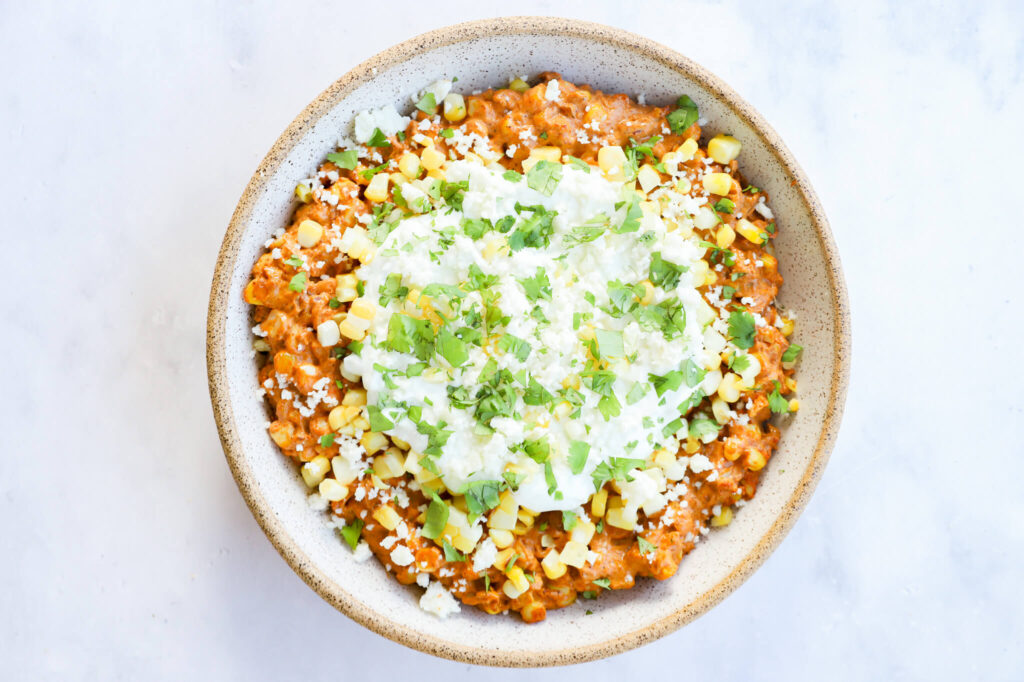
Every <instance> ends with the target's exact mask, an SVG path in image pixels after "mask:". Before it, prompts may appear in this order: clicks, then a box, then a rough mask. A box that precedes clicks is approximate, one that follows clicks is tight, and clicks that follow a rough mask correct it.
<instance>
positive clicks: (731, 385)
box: [718, 372, 743, 403]
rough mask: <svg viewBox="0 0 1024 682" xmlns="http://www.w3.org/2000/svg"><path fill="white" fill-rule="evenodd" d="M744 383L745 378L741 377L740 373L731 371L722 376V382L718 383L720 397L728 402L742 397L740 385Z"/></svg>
mask: <svg viewBox="0 0 1024 682" xmlns="http://www.w3.org/2000/svg"><path fill="white" fill-rule="evenodd" d="M742 385H743V380H742V379H740V377H739V375H737V374H735V373H733V372H729V373H728V374H726V375H725V376H724V377H722V382H721V383H720V384H718V397H719V398H721V399H722V400H724V401H725V402H727V403H734V402H736V401H737V400H739V399H740V387H741V386H742Z"/></svg>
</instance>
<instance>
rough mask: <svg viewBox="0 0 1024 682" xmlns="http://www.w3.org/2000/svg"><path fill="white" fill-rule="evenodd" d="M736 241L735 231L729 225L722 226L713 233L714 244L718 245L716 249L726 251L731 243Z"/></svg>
mask: <svg viewBox="0 0 1024 682" xmlns="http://www.w3.org/2000/svg"><path fill="white" fill-rule="evenodd" d="M734 241H736V231H735V230H734V229H732V227H730V226H729V225H722V226H721V227H720V228H718V232H716V233H715V243H716V244H718V248H720V249H727V248H729V247H730V246H732V243H733V242H734Z"/></svg>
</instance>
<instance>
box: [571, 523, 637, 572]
mask: <svg viewBox="0 0 1024 682" xmlns="http://www.w3.org/2000/svg"><path fill="white" fill-rule="evenodd" d="M632 527H633V526H630V528H632ZM558 558H559V559H561V561H562V563H564V564H566V565H567V566H572V567H573V568H583V564H584V563H585V562H586V560H587V546H586V545H584V544H583V543H581V542H576V541H575V540H570V541H569V542H567V543H565V547H563V548H562V551H561V552H559V553H558Z"/></svg>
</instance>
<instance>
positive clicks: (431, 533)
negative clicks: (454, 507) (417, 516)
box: [420, 492, 449, 540]
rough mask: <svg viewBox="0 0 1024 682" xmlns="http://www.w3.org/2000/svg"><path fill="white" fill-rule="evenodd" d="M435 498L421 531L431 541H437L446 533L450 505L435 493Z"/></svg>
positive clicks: (428, 509) (431, 502)
mask: <svg viewBox="0 0 1024 682" xmlns="http://www.w3.org/2000/svg"><path fill="white" fill-rule="evenodd" d="M433 498H434V499H432V500H431V501H430V506H429V507H427V518H426V520H425V521H424V523H423V528H422V529H421V530H420V534H421V535H422V536H423V537H425V538H429V539H431V540H436V539H437V538H439V537H441V533H443V532H444V527H445V526H446V525H447V524H448V513H449V512H448V505H447V504H445V503H444V501H443V500H441V498H440V496H438V494H437V493H436V492H435V493H434V495H433Z"/></svg>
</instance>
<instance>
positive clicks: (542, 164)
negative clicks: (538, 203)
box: [526, 161, 562, 197]
mask: <svg viewBox="0 0 1024 682" xmlns="http://www.w3.org/2000/svg"><path fill="white" fill-rule="evenodd" d="M561 179H562V164H560V163H555V162H554V161H538V162H537V163H535V164H534V165H533V167H532V168H530V170H528V171H526V184H527V186H529V187H530V189H535V190H537V191H538V192H540V193H541V194H543V195H544V196H546V197H549V196H551V195H552V193H554V191H555V188H556V187H558V183H559V181H561Z"/></svg>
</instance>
